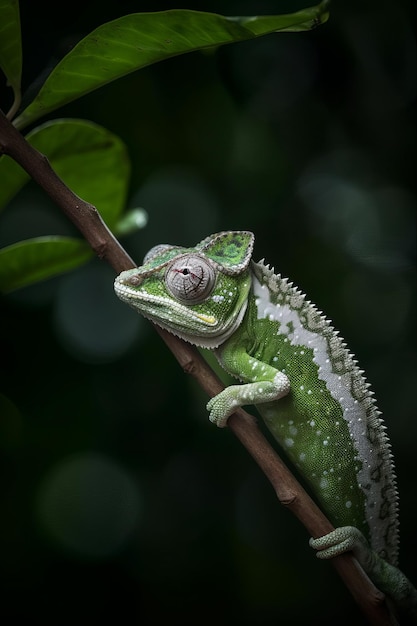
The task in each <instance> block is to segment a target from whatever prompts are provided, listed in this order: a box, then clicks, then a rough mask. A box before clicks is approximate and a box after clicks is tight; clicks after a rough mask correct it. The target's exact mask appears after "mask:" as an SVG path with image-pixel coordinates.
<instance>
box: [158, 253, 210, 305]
mask: <svg viewBox="0 0 417 626" xmlns="http://www.w3.org/2000/svg"><path fill="white" fill-rule="evenodd" d="M215 282H216V275H215V271H214V268H213V267H212V265H211V264H210V263H209V262H208V261H206V260H205V259H203V258H202V257H201V256H198V255H196V254H184V255H183V256H181V257H179V258H177V259H175V260H174V262H173V263H172V264H171V265H170V267H169V268H168V270H167V272H166V275H165V285H166V288H167V289H168V291H169V292H170V293H171V295H173V296H174V298H175V299H176V300H178V301H179V302H181V303H182V304H189V305H192V304H198V303H199V302H203V301H204V300H206V299H207V298H208V296H209V295H210V294H211V292H212V290H213V287H214V284H215Z"/></svg>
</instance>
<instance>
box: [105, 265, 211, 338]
mask: <svg viewBox="0 0 417 626" xmlns="http://www.w3.org/2000/svg"><path fill="white" fill-rule="evenodd" d="M132 279H133V280H132ZM126 280H128V283H127V282H126ZM142 282H143V280H142V279H141V278H140V277H139V276H131V277H130V278H128V279H124V278H123V276H122V277H121V276H118V277H117V278H116V280H115V281H114V290H115V292H116V295H117V296H118V298H120V300H122V301H123V302H126V303H127V304H130V305H131V306H132V307H134V308H136V309H139V311H140V312H141V313H142V315H144V316H145V317H148V318H150V319H152V320H153V321H154V322H156V323H158V324H159V325H161V326H162V325H164V327H166V328H168V329H169V327H170V326H171V325H172V326H173V327H175V328H186V329H187V328H189V323H190V321H192V320H194V322H197V323H198V322H200V323H203V324H205V325H206V326H207V327H209V328H210V327H211V328H213V327H215V326H216V325H217V324H218V321H219V320H218V318H217V317H215V316H214V315H207V314H205V313H201V312H199V311H195V310H193V309H192V308H191V307H189V306H186V305H184V304H182V303H181V302H177V301H175V300H173V299H172V298H167V297H164V296H158V295H155V294H152V293H149V292H148V291H145V290H144V289H141V287H140V285H141V283H142ZM132 285H134V286H132ZM177 320H178V321H177Z"/></svg>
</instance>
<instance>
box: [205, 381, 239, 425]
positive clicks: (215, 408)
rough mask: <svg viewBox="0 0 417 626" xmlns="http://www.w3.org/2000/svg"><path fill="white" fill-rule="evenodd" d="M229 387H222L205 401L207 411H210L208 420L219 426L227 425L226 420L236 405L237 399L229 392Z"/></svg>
mask: <svg viewBox="0 0 417 626" xmlns="http://www.w3.org/2000/svg"><path fill="white" fill-rule="evenodd" d="M231 389H232V388H231V387H227V389H223V391H221V392H220V393H218V394H217V396H214V397H213V398H211V400H209V402H208V403H207V411H210V414H209V420H210V422H213V424H215V425H216V426H218V427H219V428H224V427H225V426H226V425H227V420H228V419H229V417H230V415H231V414H232V413H233V411H234V410H235V409H236V407H237V406H239V405H238V401H237V399H236V398H235V397H234V394H233V393H231Z"/></svg>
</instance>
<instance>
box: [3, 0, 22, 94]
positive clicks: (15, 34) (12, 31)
mask: <svg viewBox="0 0 417 626" xmlns="http://www.w3.org/2000/svg"><path fill="white" fill-rule="evenodd" d="M0 68H1V69H2V70H3V72H4V74H5V76H6V79H7V84H8V85H10V86H11V87H12V89H13V92H14V94H15V99H17V100H19V101H20V83H21V78H22V41H21V36H20V13H19V2H18V0H0Z"/></svg>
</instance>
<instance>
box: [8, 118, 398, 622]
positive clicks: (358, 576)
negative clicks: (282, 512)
mask: <svg viewBox="0 0 417 626" xmlns="http://www.w3.org/2000/svg"><path fill="white" fill-rule="evenodd" d="M0 152H3V153H4V154H7V155H8V156H10V157H11V158H13V159H14V160H15V161H16V162H17V163H18V164H19V165H21V167H23V169H25V170H26V172H27V173H28V174H29V175H30V176H31V177H32V178H33V179H34V180H35V181H36V182H37V183H38V184H39V185H40V186H41V187H42V188H43V189H44V190H45V192H46V193H47V194H48V195H49V196H50V197H51V198H52V200H54V202H55V203H56V204H57V205H58V206H59V207H60V208H61V209H62V211H63V212H64V213H65V215H67V217H68V218H69V219H70V220H71V221H72V222H73V224H74V225H75V226H76V227H77V228H78V230H79V231H80V232H81V233H82V235H83V236H84V237H85V239H86V240H87V241H88V243H89V244H90V246H91V247H92V249H93V250H94V251H95V252H96V254H97V255H98V256H99V257H100V258H102V259H105V260H106V261H107V262H108V263H110V265H111V266H112V267H113V269H114V270H115V271H116V272H117V273H120V272H121V271H123V270H126V269H131V268H133V267H135V264H134V262H133V261H132V259H131V258H130V257H129V255H128V254H127V253H126V252H125V250H124V249H123V248H122V246H121V245H120V243H119V242H118V241H117V240H116V238H115V237H114V236H113V235H112V233H111V232H110V231H109V230H108V228H107V226H106V225H105V223H104V222H103V220H102V219H101V217H100V215H99V213H98V211H97V209H96V208H95V207H94V206H92V205H91V204H89V203H87V202H85V201H84V200H82V199H80V198H79V197H78V196H76V195H75V194H74V193H73V192H72V191H71V190H70V189H69V188H68V187H67V186H66V185H65V184H64V183H63V181H62V180H61V179H60V178H59V177H58V176H57V174H55V172H54V171H53V169H52V168H51V166H50V164H49V162H48V160H47V158H46V157H45V156H44V155H42V154H41V153H40V152H38V151H37V150H35V149H34V148H33V147H32V146H31V145H30V144H29V143H28V142H27V141H26V140H25V139H24V137H23V136H22V135H21V134H20V133H19V131H17V130H16V129H15V128H14V126H13V125H12V124H11V123H10V122H9V121H8V120H7V118H6V116H5V115H4V114H3V113H2V112H1V111H0ZM155 329H156V330H157V332H158V333H159V335H160V336H161V338H162V339H163V341H164V342H165V343H166V345H167V346H168V348H169V349H170V350H171V351H172V353H173V354H174V356H175V358H176V359H177V361H178V362H179V364H180V365H181V366H182V368H183V369H184V371H185V372H187V373H188V374H191V375H192V376H193V377H194V378H195V379H196V380H197V381H198V383H199V384H200V385H201V387H202V388H203V389H204V390H205V391H206V392H207V393H208V395H209V396H214V395H216V394H217V393H219V392H220V391H221V390H222V389H223V388H224V387H223V385H222V383H221V381H220V380H219V378H218V377H217V376H216V374H215V373H214V372H213V371H212V370H211V368H210V367H209V365H208V364H207V362H206V361H205V360H204V359H203V358H202V357H201V355H200V353H199V352H198V350H197V349H196V348H195V347H194V346H191V345H190V344H188V343H185V342H184V341H182V340H181V339H179V338H177V337H175V336H174V335H171V334H170V333H168V332H167V331H165V330H163V329H161V328H159V327H157V326H155ZM228 427H229V428H230V430H231V431H232V432H233V433H234V435H235V436H236V437H237V438H238V439H239V441H240V442H241V444H242V445H243V446H244V447H245V448H246V449H247V451H248V452H249V454H250V455H251V456H252V457H253V459H254V460H255V461H256V463H257V464H258V465H259V467H260V468H261V470H262V471H263V472H264V474H265V476H266V478H267V479H268V480H269V481H270V483H271V485H272V486H273V488H274V490H275V493H276V495H277V497H278V499H279V501H280V503H281V504H282V505H284V506H285V507H287V508H288V509H289V510H290V511H291V512H292V513H293V514H294V515H295V516H296V517H297V518H298V519H299V520H300V521H301V523H302V524H303V525H304V526H305V528H306V529H307V531H308V532H309V534H310V535H311V536H313V537H320V536H322V535H325V534H326V533H328V532H330V531H331V530H333V526H332V525H331V524H330V522H329V520H328V519H327V518H326V517H325V516H324V515H323V513H322V512H321V511H320V509H319V508H318V507H317V505H316V504H315V503H314V502H313V501H312V499H311V498H310V496H309V495H308V494H307V493H306V491H305V490H304V489H303V488H302V487H301V485H300V484H299V483H298V482H297V481H296V479H295V478H294V477H293V475H292V474H291V473H290V471H289V470H288V469H287V467H286V466H285V465H284V463H283V462H282V461H281V459H280V457H279V456H278V455H277V453H276V452H275V450H274V449H273V448H272V447H271V446H270V444H269V443H268V441H267V440H266V439H265V437H264V436H263V434H262V433H261V431H260V430H259V428H258V427H257V424H256V421H255V419H254V418H253V417H252V416H250V415H249V414H248V413H246V412H245V411H243V410H242V409H239V410H237V411H236V412H235V413H234V414H233V415H232V416H231V417H230V418H229V420H228ZM331 564H332V565H333V566H334V568H335V569H336V570H337V572H338V574H339V575H340V577H341V578H342V579H343V581H344V582H345V584H346V586H347V587H348V589H349V590H350V592H351V594H352V595H353V597H354V599H355V600H356V602H357V603H358V605H359V606H360V607H361V609H362V611H363V612H364V614H365V615H366V616H367V617H368V619H369V621H370V623H371V624H374V625H375V626H389V625H390V624H391V621H390V619H389V617H388V612H387V608H386V605H385V602H384V595H383V594H382V593H381V592H380V591H379V590H378V589H376V587H375V586H374V585H373V583H372V582H371V581H370V580H369V578H368V577H367V576H366V574H365V573H364V572H363V570H362V568H361V567H360V566H359V565H358V563H357V561H356V560H355V559H354V558H353V556H352V554H351V553H346V554H343V555H340V556H338V557H335V558H333V559H332V560H331Z"/></svg>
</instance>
